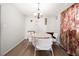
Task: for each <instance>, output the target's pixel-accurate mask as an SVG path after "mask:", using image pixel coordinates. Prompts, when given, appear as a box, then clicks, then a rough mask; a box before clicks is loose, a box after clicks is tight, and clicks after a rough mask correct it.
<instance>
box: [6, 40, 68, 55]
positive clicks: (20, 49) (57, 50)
mask: <svg viewBox="0 0 79 59" xmlns="http://www.w3.org/2000/svg"><path fill="white" fill-rule="evenodd" d="M52 48H53V52H54V56H68V55H67V54H66V52H65V51H64V50H63V49H62V48H61V47H59V46H57V45H53V46H52ZM34 49H35V48H34V47H33V46H32V44H31V43H28V42H27V40H24V41H22V42H21V43H20V44H19V45H18V46H16V47H15V48H14V49H12V50H11V51H9V52H8V53H7V54H5V56H34V51H35V50H34ZM51 55H52V53H51V51H39V50H38V51H36V56H51Z"/></svg>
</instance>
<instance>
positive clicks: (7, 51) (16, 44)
mask: <svg viewBox="0 0 79 59" xmlns="http://www.w3.org/2000/svg"><path fill="white" fill-rule="evenodd" d="M23 40H24V39H23ZM23 40H20V41H19V42H17V43H16V44H15V45H14V46H12V47H11V48H10V49H8V50H7V51H6V52H4V53H3V54H1V56H5V55H6V54H7V53H8V52H9V51H11V50H12V49H13V48H15V47H16V46H17V45H19V44H20V43H21V42H22V41H23Z"/></svg>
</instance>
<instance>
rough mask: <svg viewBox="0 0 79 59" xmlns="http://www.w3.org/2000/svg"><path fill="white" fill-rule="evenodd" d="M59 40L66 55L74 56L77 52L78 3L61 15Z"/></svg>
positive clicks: (78, 46) (78, 36) (78, 34)
mask: <svg viewBox="0 0 79 59" xmlns="http://www.w3.org/2000/svg"><path fill="white" fill-rule="evenodd" d="M60 39H61V40H60V41H61V46H62V47H63V48H64V49H65V50H66V51H67V53H68V54H71V55H76V53H77V50H79V3H75V4H73V5H72V6H70V7H69V8H67V9H66V10H65V11H63V12H62V13H61V24H60Z"/></svg>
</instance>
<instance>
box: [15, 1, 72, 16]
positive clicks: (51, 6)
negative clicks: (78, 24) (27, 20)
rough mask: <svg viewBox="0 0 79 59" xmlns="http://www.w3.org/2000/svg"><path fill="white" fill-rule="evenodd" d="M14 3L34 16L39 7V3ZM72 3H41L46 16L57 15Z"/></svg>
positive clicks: (23, 11)
mask: <svg viewBox="0 0 79 59" xmlns="http://www.w3.org/2000/svg"><path fill="white" fill-rule="evenodd" d="M14 5H15V6H16V7H17V8H18V9H19V10H20V11H21V12H22V13H23V14H24V15H26V16H33V14H34V13H36V12H37V8H38V3H25V4H24V3H23V4H22V3H16V4H14ZM70 5H72V3H40V11H41V13H42V14H43V15H44V16H57V15H58V13H59V12H61V10H64V9H65V8H67V7H69V6H70Z"/></svg>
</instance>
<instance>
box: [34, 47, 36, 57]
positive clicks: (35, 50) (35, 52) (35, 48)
mask: <svg viewBox="0 0 79 59" xmlns="http://www.w3.org/2000/svg"><path fill="white" fill-rule="evenodd" d="M34 56H36V48H35V50H34Z"/></svg>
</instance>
